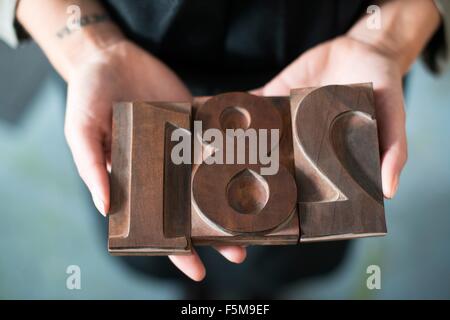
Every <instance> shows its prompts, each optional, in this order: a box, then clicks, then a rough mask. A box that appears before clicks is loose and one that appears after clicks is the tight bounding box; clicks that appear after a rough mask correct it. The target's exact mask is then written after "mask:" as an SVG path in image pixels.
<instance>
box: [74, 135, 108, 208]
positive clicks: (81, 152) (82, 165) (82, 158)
mask: <svg viewBox="0 0 450 320" xmlns="http://www.w3.org/2000/svg"><path fill="white" fill-rule="evenodd" d="M66 137H67V142H68V144H69V147H70V149H71V151H72V155H73V158H74V162H75V165H76V166H77V169H78V173H79V174H80V177H81V178H82V179H83V181H84V182H85V183H86V185H87V187H88V189H89V191H90V192H91V195H92V200H93V201H94V204H95V206H96V207H97V209H98V211H99V212H100V213H101V214H102V215H103V216H106V214H107V212H108V211H109V204H110V201H109V176H108V172H107V170H106V159H105V154H104V148H103V138H102V135H101V134H98V133H95V132H94V131H93V130H89V129H88V128H82V127H69V129H67V131H66Z"/></svg>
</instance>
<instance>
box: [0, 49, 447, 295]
mask: <svg viewBox="0 0 450 320" xmlns="http://www.w3.org/2000/svg"><path fill="white" fill-rule="evenodd" d="M406 100H407V106H408V107H407V115H408V125H407V128H408V138H409V161H408V164H407V166H406V168H405V170H404V173H403V175H402V179H401V184H400V189H399V193H398V195H397V197H396V198H395V199H394V200H391V201H386V203H385V204H386V214H387V223H388V232H389V233H388V235H387V236H386V237H383V238H368V239H360V240H355V241H353V242H352V245H351V250H350V253H349V254H348V255H347V256H346V259H345V261H344V263H343V264H341V265H340V267H339V268H338V269H337V270H336V271H334V272H333V273H331V274H328V275H327V276H326V277H321V278H312V279H310V280H308V281H306V282H302V283H292V284H291V285H290V286H289V288H286V290H284V291H283V292H282V293H281V294H280V297H283V298H293V299H298V298H307V299H313V298H317V299H346V298H354V299H417V298H425V299H431V298H440V299H449V298H450V247H449V245H450V232H449V231H450V143H449V142H450V126H449V121H450V73H445V74H443V75H441V76H439V77H433V76H432V75H430V74H429V73H428V72H427V71H426V70H425V68H424V67H423V65H422V64H421V63H420V62H418V63H416V65H415V66H414V68H413V70H412V72H411V75H410V77H409V79H408V85H407V94H406ZM64 106H65V86H64V84H63V83H62V82H61V80H60V79H58V78H57V76H56V75H55V73H54V72H53V71H52V69H51V67H50V66H49V64H48V63H47V61H46V59H45V58H44V57H43V55H42V54H41V53H40V51H39V49H37V48H36V46H35V45H33V44H31V43H30V44H25V45H23V46H22V47H21V48H20V49H18V50H12V49H9V48H8V47H7V46H6V45H4V44H2V43H0V252H1V256H0V299H170V298H172V299H174V298H180V297H182V291H181V289H180V288H179V286H178V285H177V283H174V282H169V281H162V280H157V279H152V278H149V277H146V276H144V275H142V274H140V273H137V272H134V271H132V270H131V269H129V268H127V266H126V265H124V264H122V263H119V262H118V261H117V258H115V257H112V256H109V255H108V253H107V248H106V245H107V243H106V234H105V233H104V230H103V229H102V228H99V224H101V223H104V224H106V223H107V222H106V220H102V218H101V217H100V215H99V214H97V213H96V211H95V209H94V207H93V205H92V204H91V200H90V198H89V196H88V193H87V192H86V190H85V187H84V185H83V184H82V182H81V180H80V179H79V178H78V175H77V172H76V169H75V167H74V164H73V163H72V158H71V155H70V152H69V150H68V147H67V146H66V143H65V140H64V135H63V120H64ZM149 259H151V258H149ZM70 265H77V266H79V267H80V268H81V279H82V282H81V290H68V289H67V288H66V279H67V277H68V274H67V273H66V269H67V267H68V266H70ZM370 265H378V266H379V267H380V269H381V289H379V290H376V289H375V290H369V289H368V288H367V285H366V279H367V277H368V276H369V275H368V274H367V273H366V271H367V267H368V266H370ZM276 271H277V270H274V272H276ZM209 272H214V271H212V270H210V271H209ZM231 277H232V276H231ZM236 290H237V292H236V295H235V296H236V297H240V296H239V293H238V290H239V288H238V286H237V288H236ZM229 297H231V298H232V297H233V294H232V293H231V296H229Z"/></svg>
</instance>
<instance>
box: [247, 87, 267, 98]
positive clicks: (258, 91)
mask: <svg viewBox="0 0 450 320" xmlns="http://www.w3.org/2000/svg"><path fill="white" fill-rule="evenodd" d="M249 93H251V94H254V95H255V96H262V95H264V87H261V88H258V89H253V90H250V91H249Z"/></svg>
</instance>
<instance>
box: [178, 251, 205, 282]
mask: <svg viewBox="0 0 450 320" xmlns="http://www.w3.org/2000/svg"><path fill="white" fill-rule="evenodd" d="M169 259H170V261H172V263H173V264H174V265H175V266H176V267H177V268H178V269H180V270H181V271H182V272H183V273H184V274H185V275H187V276H188V277H189V278H191V279H192V280H194V281H202V280H203V279H204V278H205V276H206V269H205V266H204V265H203V262H202V261H201V260H200V257H199V256H198V254H197V252H195V250H192V255H189V256H176V255H173V256H169Z"/></svg>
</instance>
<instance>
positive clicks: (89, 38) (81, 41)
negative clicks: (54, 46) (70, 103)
mask: <svg viewBox="0 0 450 320" xmlns="http://www.w3.org/2000/svg"><path fill="white" fill-rule="evenodd" d="M70 37H71V38H70V39H69V38H68V39H65V40H66V42H65V44H64V46H63V47H62V50H60V51H59V53H58V57H56V58H55V61H54V63H53V65H54V66H55V68H56V69H57V70H58V71H59V72H60V74H61V76H62V77H63V78H64V79H66V80H67V79H69V78H70V74H71V73H72V72H74V71H75V70H77V68H79V67H80V65H82V64H83V63H85V62H87V61H89V60H90V59H92V57H95V56H98V55H101V54H102V53H103V52H105V51H107V49H108V48H110V47H112V46H114V45H116V44H117V43H120V42H122V41H124V40H125V37H124V35H123V34H122V33H121V32H120V30H119V29H118V28H117V27H116V26H115V25H113V24H112V23H105V24H102V25H101V26H100V25H98V26H96V27H92V28H83V29H80V30H78V31H77V33H76V34H73V35H71V36H70Z"/></svg>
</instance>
